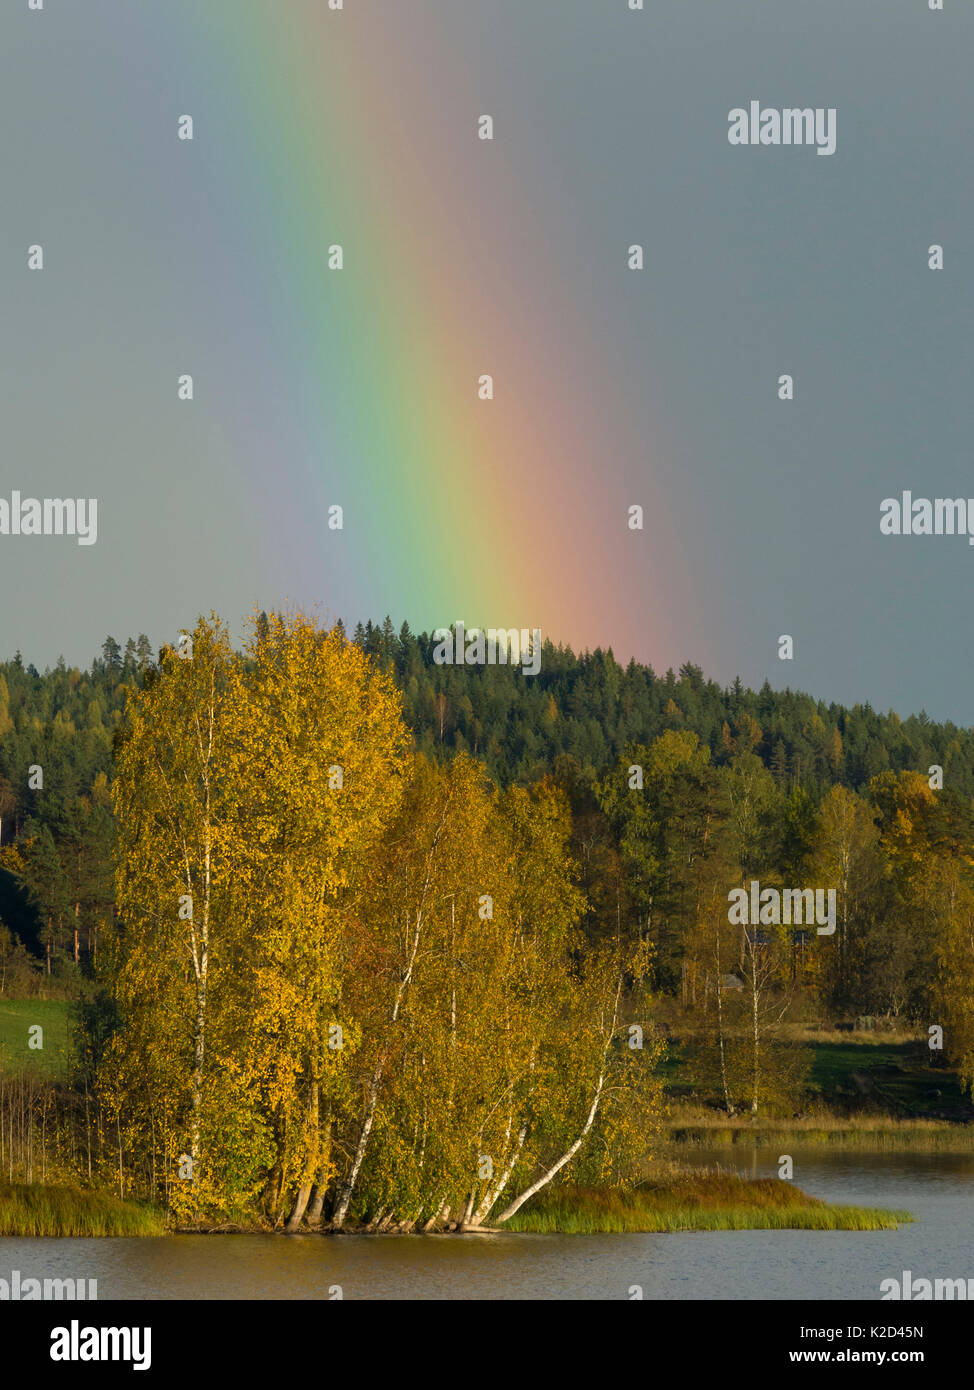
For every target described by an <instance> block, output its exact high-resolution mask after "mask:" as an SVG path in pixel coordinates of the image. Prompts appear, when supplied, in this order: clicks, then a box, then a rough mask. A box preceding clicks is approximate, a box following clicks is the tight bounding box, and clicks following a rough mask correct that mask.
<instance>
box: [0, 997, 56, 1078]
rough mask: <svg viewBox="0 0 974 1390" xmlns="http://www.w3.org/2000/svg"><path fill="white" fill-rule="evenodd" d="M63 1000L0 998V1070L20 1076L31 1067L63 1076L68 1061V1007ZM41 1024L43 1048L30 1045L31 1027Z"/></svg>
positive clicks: (49, 1073) (44, 1074)
mask: <svg viewBox="0 0 974 1390" xmlns="http://www.w3.org/2000/svg"><path fill="white" fill-rule="evenodd" d="M69 1008H70V1005H69V1004H68V1003H67V1001H66V1000H63V999H0V1073H2V1074H3V1075H5V1076H21V1075H23V1074H24V1073H25V1072H28V1071H30V1070H34V1071H36V1072H37V1073H38V1074H39V1075H42V1076H49V1077H61V1076H65V1075H66V1073H67V1064H68V1010H69ZM35 1024H39V1025H40V1027H41V1028H42V1030H43V1035H42V1040H43V1044H44V1045H43V1047H40V1048H31V1047H28V1045H27V1044H28V1038H29V1036H30V1029H31V1028H32V1027H33V1026H34V1025H35Z"/></svg>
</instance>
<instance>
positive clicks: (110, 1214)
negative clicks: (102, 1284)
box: [0, 1183, 166, 1236]
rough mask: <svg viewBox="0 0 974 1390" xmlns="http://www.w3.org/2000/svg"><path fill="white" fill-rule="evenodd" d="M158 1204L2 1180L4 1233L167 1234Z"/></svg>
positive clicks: (1, 1226) (0, 1229)
mask: <svg viewBox="0 0 974 1390" xmlns="http://www.w3.org/2000/svg"><path fill="white" fill-rule="evenodd" d="M165 1231H166V1223H165V1218H164V1217H163V1215H162V1213H161V1212H159V1211H157V1210H156V1209H155V1208H154V1207H150V1206H146V1205H144V1204H142V1203H140V1202H123V1201H121V1200H120V1199H119V1198H118V1197H113V1196H111V1195H110V1194H108V1193H104V1192H85V1191H82V1190H81V1189H80V1188H75V1187H47V1186H41V1185H40V1184H30V1185H28V1184H26V1183H21V1184H14V1185H13V1186H10V1185H0V1236H161V1235H164V1234H165Z"/></svg>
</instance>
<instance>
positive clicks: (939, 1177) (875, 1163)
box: [0, 1145, 974, 1300]
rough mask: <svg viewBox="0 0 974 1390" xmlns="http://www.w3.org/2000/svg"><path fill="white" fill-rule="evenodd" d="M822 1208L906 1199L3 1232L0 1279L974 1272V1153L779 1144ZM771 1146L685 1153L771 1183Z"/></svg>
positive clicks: (274, 1283) (854, 1286)
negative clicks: (744, 1214)
mask: <svg viewBox="0 0 974 1390" xmlns="http://www.w3.org/2000/svg"><path fill="white" fill-rule="evenodd" d="M790 1152H791V1155H792V1158H793V1159H794V1164H795V1169H794V1171H795V1182H796V1183H797V1184H798V1185H799V1186H800V1187H802V1188H803V1189H804V1190H805V1191H806V1192H809V1193H810V1194H812V1195H813V1196H816V1197H821V1198H823V1199H825V1200H826V1201H829V1202H837V1203H850V1204H854V1205H857V1206H881V1207H897V1208H905V1209H906V1210H908V1211H911V1212H912V1213H913V1215H914V1216H915V1217H916V1218H917V1219H916V1221H915V1223H914V1224H913V1225H909V1226H903V1227H901V1228H900V1229H899V1230H898V1231H862V1232H859V1231H700V1232H688V1233H687V1234H685V1235H604V1236H560V1235H529V1234H524V1235H515V1234H510V1235H483V1236H476V1235H468V1236H396V1235H389V1236H341V1237H334V1238H322V1237H320V1236H290V1237H284V1236H265V1235H252V1236H250V1235H248V1236H233V1235H227V1236H167V1237H161V1238H155V1239H141V1240H134V1239H124V1240H122V1239H119V1240H116V1239H106V1240H81V1239H71V1240H50V1239H48V1240H20V1239H10V1238H8V1239H4V1240H0V1277H3V1278H7V1279H9V1277H10V1273H11V1271H12V1270H14V1269H18V1270H19V1271H20V1274H21V1278H22V1279H23V1278H37V1279H43V1278H71V1277H73V1278H76V1279H81V1278H84V1279H97V1280H98V1296H99V1298H100V1299H110V1298H119V1299H167V1298H179V1299H201V1298H202V1299H205V1298H225V1299H233V1298H256V1299H327V1298H329V1297H332V1296H334V1293H333V1290H334V1289H335V1287H336V1286H338V1287H340V1289H341V1293H342V1296H343V1297H344V1298H346V1299H417V1298H419V1299H627V1298H629V1297H630V1296H631V1295H630V1289H631V1288H632V1287H633V1286H634V1285H638V1286H639V1287H640V1288H641V1290H642V1296H643V1297H644V1298H646V1299H793V1298H794V1299H798V1298H813V1299H828V1300H831V1299H857V1298H866V1299H869V1298H875V1299H879V1297H880V1283H881V1281H882V1280H883V1279H886V1278H890V1277H895V1278H899V1277H900V1276H901V1275H902V1272H903V1271H904V1270H907V1269H908V1270H911V1271H912V1273H913V1275H914V1276H915V1277H916V1278H921V1277H922V1278H930V1279H933V1278H938V1277H939V1278H963V1279H967V1278H969V1277H974V1254H972V1243H974V1242H972V1235H974V1155H967V1154H929V1153H928V1154H916V1155H912V1154H889V1155H885V1154H883V1155H880V1154H869V1155H864V1154H862V1153H855V1154H853V1153H846V1154H841V1153H833V1152H830V1151H829V1150H823V1149H808V1150H805V1151H802V1150H801V1149H799V1148H797V1147H795V1148H793V1149H791V1150H790ZM776 1157H777V1155H776V1154H772V1151H771V1150H769V1149H763V1150H755V1151H750V1150H747V1149H744V1148H743V1146H740V1145H736V1146H735V1147H734V1148H733V1149H728V1148H725V1149H720V1150H713V1151H710V1152H708V1151H706V1150H702V1149H693V1150H690V1149H688V1150H687V1151H686V1153H685V1155H684V1161H685V1162H689V1163H701V1164H703V1163H714V1162H718V1163H720V1164H721V1165H722V1166H723V1167H725V1168H735V1169H737V1170H739V1171H743V1172H745V1173H747V1174H749V1175H752V1176H755V1177H776V1176H777V1164H776V1163H775V1162H774V1159H775V1158H776Z"/></svg>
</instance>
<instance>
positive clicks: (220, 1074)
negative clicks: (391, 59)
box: [0, 613, 974, 1230]
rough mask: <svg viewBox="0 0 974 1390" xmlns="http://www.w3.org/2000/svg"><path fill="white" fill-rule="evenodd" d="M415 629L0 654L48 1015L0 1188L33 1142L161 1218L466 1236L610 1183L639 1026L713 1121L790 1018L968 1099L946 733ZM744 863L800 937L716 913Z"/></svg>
mask: <svg viewBox="0 0 974 1390" xmlns="http://www.w3.org/2000/svg"><path fill="white" fill-rule="evenodd" d="M433 645H434V644H433V639H432V638H431V637H430V636H428V635H427V634H420V635H414V634H412V633H411V632H410V631H409V629H408V627H406V626H405V625H404V626H403V627H402V628H401V629H400V631H399V632H398V633H396V632H395V630H394V628H393V626H392V624H391V622H390V621H389V620H388V619H386V621H385V622H384V623H383V624H381V625H373V624H371V623H368V624H366V625H364V626H361V625H360V626H358V627H357V628H356V629H355V630H354V631H353V632H352V633H351V634H348V633H347V632H346V631H345V629H344V628H343V626H342V625H341V624H340V623H336V624H335V625H333V626H331V627H325V626H321V625H320V624H319V623H318V622H317V621H315V620H314V619H310V618H307V617H304V616H303V615H300V614H291V615H279V614H270V615H268V614H266V613H258V614H256V615H255V616H254V618H253V619H252V621H251V623H250V625H249V628H248V633H247V637H246V640H245V642H244V644H243V647H242V649H241V650H236V649H234V647H233V645H232V643H231V640H230V636H229V633H228V630H227V628H226V627H225V625H224V624H223V623H222V622H221V621H220V620H219V619H217V618H216V617H211V618H210V619H205V620H204V619H200V621H199V623H198V624H197V626H196V628H195V629H194V631H193V633H192V634H191V640H189V641H188V642H187V644H186V646H185V647H184V646H183V645H182V644H180V645H178V646H177V647H163V648H162V649H161V650H160V651H159V652H158V653H155V652H153V649H152V647H151V645H150V643H149V641H148V639H147V638H146V637H144V636H141V637H139V638H138V639H130V640H129V641H127V642H126V644H125V646H124V648H123V647H122V646H121V645H120V644H119V643H118V642H116V641H115V640H114V639H113V638H111V637H109V638H108V639H106V641H105V643H104V646H103V649H102V653H101V657H100V658H98V659H96V660H95V661H94V662H93V663H92V665H91V668H90V669H89V670H87V671H80V670H78V669H74V668H69V667H67V666H66V665H65V663H64V662H63V661H59V662H58V663H57V665H56V666H55V667H54V668H52V669H50V670H47V671H46V672H45V673H44V674H41V673H39V672H38V671H37V670H35V669H34V668H33V667H30V666H27V667H25V666H24V664H23V662H22V659H21V658H20V657H19V655H18V656H15V658H14V659H13V660H12V661H9V662H6V663H4V664H3V665H2V666H0V864H2V870H0V921H2V925H0V1001H3V999H4V998H9V999H12V1000H31V999H33V1000H37V1001H38V1003H40V1002H41V1001H52V1000H58V999H61V1000H64V1001H66V1003H67V1005H68V1007H69V1008H70V1016H71V1037H72V1042H71V1049H70V1052H71V1055H70V1063H69V1066H68V1068H67V1071H66V1072H65V1073H64V1075H62V1076H61V1077H60V1079H52V1078H47V1079H44V1080H40V1081H39V1080H38V1079H37V1078H36V1077H32V1078H31V1079H30V1080H29V1081H28V1080H25V1079H24V1078H19V1079H17V1081H16V1082H15V1081H13V1080H8V1081H7V1082H4V1083H3V1086H2V1094H0V1120H2V1121H3V1123H2V1124H0V1135H3V1136H5V1137H4V1138H3V1145H4V1149H5V1153H4V1154H3V1155H2V1157H3V1158H4V1159H5V1166H6V1168H7V1174H8V1177H9V1178H10V1180H13V1178H14V1177H15V1176H16V1175H20V1176H21V1177H24V1176H27V1177H28V1180H30V1179H31V1178H32V1177H34V1170H35V1168H36V1166H37V1155H38V1154H39V1153H42V1154H43V1166H44V1171H45V1173H46V1172H47V1171H48V1169H49V1170H50V1172H51V1173H52V1174H55V1175H57V1176H58V1177H60V1178H62V1179H70V1180H73V1181H83V1182H88V1183H91V1184H94V1185H95V1186H98V1185H101V1186H102V1187H104V1188H106V1189H113V1190H115V1191H116V1192H118V1193H120V1194H121V1195H123V1196H130V1195H131V1196H137V1197H145V1198H149V1199H151V1200H153V1201H155V1202H157V1203H160V1204H162V1205H163V1206H164V1207H165V1209H166V1210H167V1211H169V1212H171V1213H173V1214H174V1218H175V1219H177V1220H181V1221H184V1222H188V1223H192V1222H200V1221H209V1222H221V1221H222V1222H244V1223H245V1222H247V1221H249V1220H260V1221H262V1222H266V1223H267V1224H269V1225H270V1226H277V1227H284V1228H286V1229H289V1230H297V1229H301V1228H305V1229H306V1228H308V1227H311V1228H319V1227H321V1226H323V1225H327V1226H328V1228H329V1229H336V1230H340V1229H343V1228H344V1227H345V1226H346V1225H348V1224H352V1225H356V1224H368V1225H370V1226H371V1227H373V1228H380V1229H382V1228H387V1227H388V1226H389V1225H390V1224H393V1225H395V1227H396V1229H410V1230H417V1229H426V1228H429V1227H433V1226H437V1225H442V1224H443V1223H444V1222H447V1221H450V1220H451V1219H452V1220H453V1221H454V1222H455V1223H457V1222H458V1223H459V1224H460V1225H461V1226H462V1227H463V1228H464V1229H473V1228H476V1227H481V1226H483V1225H485V1224H486V1223H488V1222H494V1223H497V1222H504V1221H509V1220H511V1219H512V1218H514V1217H515V1215H516V1213H517V1211H518V1210H520V1208H521V1207H522V1206H523V1205H524V1204H525V1203H526V1202H529V1201H530V1200H531V1198H532V1197H534V1196H535V1195H536V1194H538V1193H540V1192H542V1191H543V1190H544V1189H546V1188H547V1187H548V1186H549V1185H550V1184H557V1183H560V1182H564V1181H566V1180H567V1179H569V1178H570V1179H571V1180H572V1181H573V1182H575V1183H583V1184H587V1185H588V1186H589V1187H592V1188H605V1187H611V1186H621V1187H623V1188H625V1187H626V1185H627V1184H630V1185H631V1184H633V1183H635V1182H638V1181H639V1180H640V1178H641V1177H643V1176H644V1175H645V1173H646V1170H647V1164H648V1163H649V1162H650V1160H651V1158H652V1155H653V1153H654V1151H655V1146H656V1142H657V1137H658V1135H659V1133H660V1130H661V1127H662V1125H663V1122H664V1113H665V1103H664V1098H663V1076H664V1071H665V1065H666V1056H667V1051H668V1040H672V1039H674V1038H677V1039H681V1040H683V1041H688V1040H689V1042H690V1043H691V1044H692V1046H691V1048H690V1049H689V1053H690V1054H692V1072H693V1079H694V1084H695V1086H696V1087H697V1093H698V1094H699V1095H701V1096H704V1097H706V1101H707V1104H708V1105H710V1106H711V1107H712V1108H714V1109H715V1110H719V1111H722V1112H723V1113H724V1114H726V1115H728V1116H739V1115H741V1114H746V1115H750V1116H758V1115H762V1114H772V1115H774V1114H780V1115H793V1114H795V1113H797V1111H799V1110H800V1108H801V1105H802V1095H803V1086H804V1084H805V1080H806V1077H807V1068H808V1062H807V1055H806V1053H805V1051H804V1050H803V1048H802V1047H801V1046H800V1045H799V1044H798V1043H796V1041H795V1039H796V1036H797V1033H796V1030H801V1029H805V1030H807V1029H809V1028H818V1027H829V1028H831V1027H850V1026H852V1021H853V1020H854V1019H861V1018H862V1017H863V1016H865V1017H867V1018H868V1019H869V1020H870V1026H876V1025H877V1023H878V1022H880V1023H883V1024H884V1025H885V1026H887V1027H889V1028H910V1029H913V1030H914V1031H919V1032H920V1033H921V1034H926V1033H927V1032H928V1031H930V1033H931V1037H932V1038H933V1035H934V1034H936V1046H937V1048H938V1049H940V1051H939V1052H938V1054H937V1055H936V1056H931V1061H932V1062H934V1063H936V1064H940V1065H944V1066H949V1067H951V1068H953V1069H954V1070H955V1071H956V1073H957V1074H958V1075H959V1077H960V1079H961V1082H962V1084H963V1085H964V1086H965V1087H966V1088H968V1090H970V1088H971V1086H972V1083H974V857H972V852H974V741H972V740H974V734H972V731H971V730H964V729H959V728H956V727H954V726H953V725H950V724H936V723H933V722H932V721H930V720H929V719H928V718H927V717H926V716H925V715H924V714H923V713H922V712H921V713H920V714H918V715H912V716H910V717H909V718H905V719H901V718H900V717H899V716H897V715H896V714H895V713H893V712H892V711H890V712H888V713H887V714H885V715H881V714H878V713H876V712H875V711H873V710H872V709H870V708H869V707H868V706H856V707H854V708H852V709H845V708H843V707H841V706H838V705H835V704H829V705H826V704H824V703H823V702H821V701H819V700H816V699H814V698H812V697H811V696H809V695H805V694H800V693H795V692H792V691H784V692H774V691H772V690H771V689H770V687H769V686H768V685H765V686H764V687H763V688H762V689H761V690H760V691H758V692H754V691H750V690H747V689H745V688H744V687H743V686H742V684H741V682H740V681H735V682H734V683H733V684H732V685H731V686H729V687H727V688H721V687H720V686H718V685H717V684H715V683H714V682H712V681H707V680H705V679H704V676H703V673H702V672H701V671H700V670H698V669H697V668H695V667H693V666H691V665H685V666H684V667H682V668H681V670H680V672H679V673H678V674H674V673H673V672H672V671H668V672H666V674H665V675H663V676H657V675H656V674H655V673H654V672H653V671H652V670H651V669H650V668H649V667H647V666H642V665H639V664H637V663H635V662H630V663H629V665H628V666H627V667H625V668H623V667H621V666H620V665H619V664H618V663H617V662H616V661H615V659H614V657H613V655H612V653H611V652H610V651H606V652H603V651H595V652H594V653H584V654H581V655H576V654H574V653H573V652H571V651H570V650H569V649H567V648H564V647H555V646H552V645H551V644H550V643H546V644H545V646H544V648H543V651H542V659H541V664H540V671H539V674H538V675H536V676H531V675H525V674H523V673H522V672H521V671H520V670H519V669H517V668H516V667H514V668H512V667H509V666H484V667H468V666H442V665H438V664H436V663H435V662H434V661H433V659H432V652H433ZM756 882H759V883H760V885H761V887H762V889H765V890H770V891H772V892H773V893H774V894H777V895H779V896H780V894H781V893H782V892H783V891H784V892H787V891H788V890H792V891H793V892H797V891H799V890H804V891H809V890H815V891H817V892H818V893H820V894H828V895H829V900H830V901H832V902H834V903H835V928H836V929H835V931H834V932H832V933H829V934H828V935H822V934H819V932H817V931H816V930H815V928H814V927H811V928H809V927H808V924H807V922H806V924H804V926H802V927H795V926H792V925H790V924H788V923H782V921H780V920H775V917H776V916H777V917H779V918H780V914H771V913H770V912H769V913H768V914H767V916H765V915H764V914H762V915H761V918H760V921H758V922H754V921H752V922H751V923H750V924H747V923H742V922H741V920H740V918H739V916H738V917H737V918H736V919H735V915H734V914H733V913H732V912H729V910H728V904H729V901H730V900H732V899H733V897H734V895H735V894H740V890H741V889H742V888H746V889H748V890H749V891H753V890H751V888H750V885H752V884H755V883H756ZM933 1047H934V1041H931V1048H933ZM25 1088H29V1089H28V1090H25ZM38 1135H42V1138H38Z"/></svg>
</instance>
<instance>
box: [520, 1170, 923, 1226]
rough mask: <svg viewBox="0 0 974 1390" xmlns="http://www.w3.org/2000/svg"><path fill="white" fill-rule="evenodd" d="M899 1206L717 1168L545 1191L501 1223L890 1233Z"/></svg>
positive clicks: (900, 1216)
mask: <svg viewBox="0 0 974 1390" xmlns="http://www.w3.org/2000/svg"><path fill="white" fill-rule="evenodd" d="M912 1220H913V1217H912V1216H911V1215H910V1213H909V1212H906V1211H883V1210H880V1209H879V1208H875V1207H840V1206H830V1205H828V1204H827V1203H825V1202H821V1201H819V1200H818V1198H816V1197H809V1196H808V1195H807V1194H806V1193H804V1192H802V1191H801V1190H800V1188H797V1187H794V1186H793V1185H792V1184H791V1183H786V1182H780V1181H778V1180H776V1179H773V1178H772V1179H762V1180H758V1181H755V1180H752V1179H748V1178H742V1177H740V1176H739V1175H738V1174H734V1173H724V1172H721V1171H719V1170H718V1171H716V1172H714V1171H706V1172H685V1173H680V1174H679V1175H678V1176H676V1177H671V1178H669V1179H664V1180H661V1181H656V1182H653V1183H651V1184H650V1183H647V1184H645V1185H643V1186H640V1187H637V1188H634V1189H632V1190H631V1191H623V1190H621V1189H619V1188H612V1189H593V1188H582V1187H570V1186H567V1185H566V1186H562V1187H558V1188H555V1189H546V1190H545V1191H544V1192H542V1193H539V1194H538V1196H537V1197H536V1198H535V1199H534V1200H533V1201H532V1202H530V1203H528V1204H527V1205H526V1206H524V1207H522V1209H521V1210H520V1211H519V1212H518V1213H517V1215H516V1216H514V1217H512V1218H511V1220H510V1221H508V1222H507V1223H506V1224H505V1229H506V1230H510V1231H538V1232H564V1233H568V1234H577V1235H591V1234H595V1233H598V1232H636V1231H752V1230H791V1231H795V1230H801V1231H889V1230H895V1229H896V1228H897V1227H898V1226H899V1225H901V1224H902V1223H904V1222H908V1221H912Z"/></svg>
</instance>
